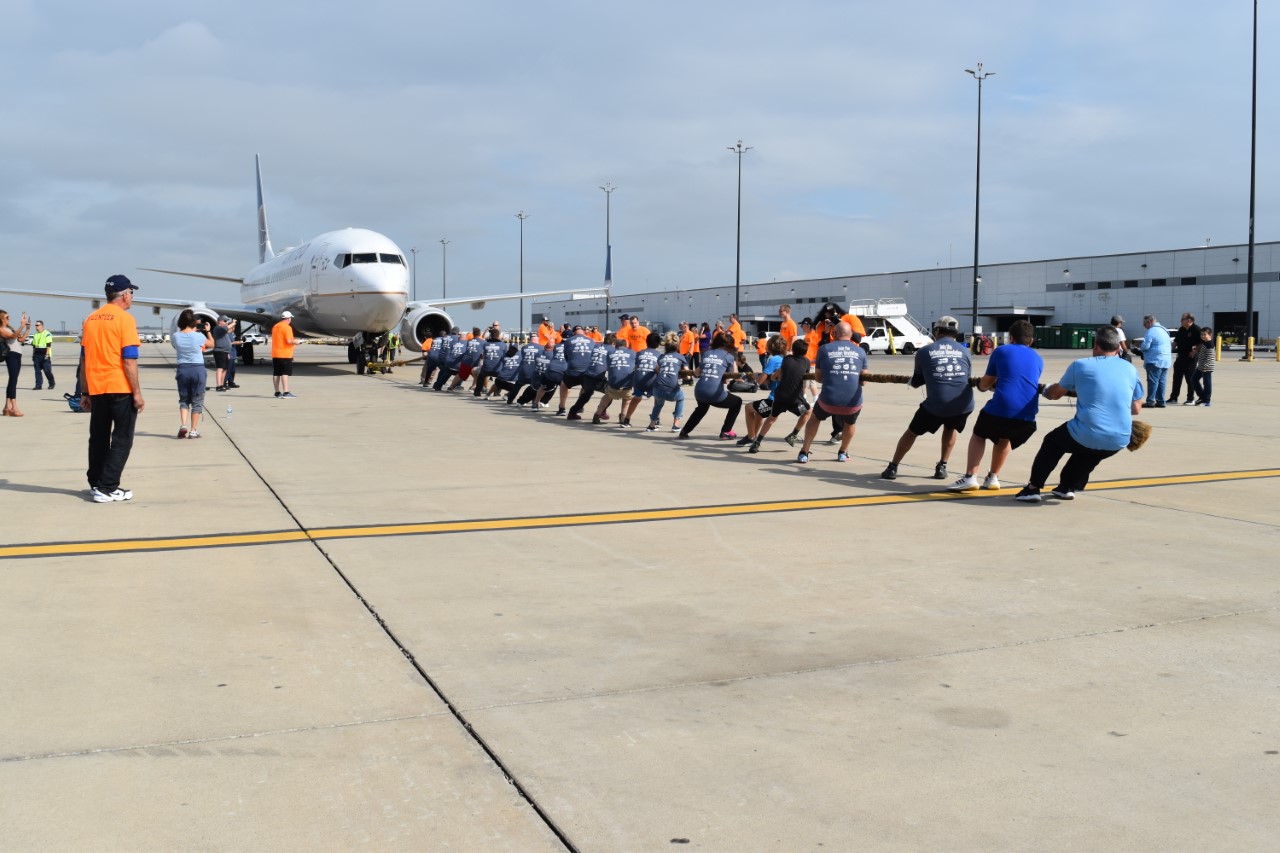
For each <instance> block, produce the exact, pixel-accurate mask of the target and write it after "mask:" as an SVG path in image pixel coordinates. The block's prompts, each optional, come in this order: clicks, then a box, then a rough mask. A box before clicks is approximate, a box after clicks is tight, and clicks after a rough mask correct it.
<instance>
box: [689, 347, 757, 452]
mask: <svg viewBox="0 0 1280 853" xmlns="http://www.w3.org/2000/svg"><path fill="white" fill-rule="evenodd" d="M711 346H712V347H713V349H712V350H711V352H708V353H703V355H702V368H701V369H700V370H699V371H698V381H697V384H695V385H694V386H693V398H694V399H695V400H697V402H698V407H697V408H696V409H694V410H693V414H692V415H690V416H689V420H687V421H685V424H684V429H682V430H680V438H688V437H689V433H691V432H693V431H694V430H695V429H696V428H697V426H698V424H699V423H701V422H702V419H703V417H705V416H706V414H707V412H708V411H710V410H711V408H712V407H713V406H714V407H715V408H717V409H727V410H728V411H727V412H726V413H725V416H724V424H723V425H721V427H720V437H721V438H737V437H738V436H737V434H736V433H734V431H733V422H734V421H736V420H737V419H738V411H739V410H740V409H741V408H742V398H741V397H739V396H738V395H737V394H730V393H729V391H728V389H727V388H725V387H724V383H725V379H726V378H727V377H728V374H730V373H732V372H733V371H734V369H735V365H736V359H735V357H734V351H733V338H732V337H730V336H729V335H728V334H725V333H719V334H717V335H716V336H715V338H714V340H712V342H711Z"/></svg>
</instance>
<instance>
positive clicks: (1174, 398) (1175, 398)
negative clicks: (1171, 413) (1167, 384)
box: [1165, 397, 1178, 403]
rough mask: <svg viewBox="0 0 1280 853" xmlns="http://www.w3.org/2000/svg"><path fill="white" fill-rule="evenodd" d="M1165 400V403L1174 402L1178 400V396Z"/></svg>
mask: <svg viewBox="0 0 1280 853" xmlns="http://www.w3.org/2000/svg"><path fill="white" fill-rule="evenodd" d="M1165 402H1166V403H1176V402H1178V398H1177V397H1170V398H1169V399H1168V400H1165Z"/></svg>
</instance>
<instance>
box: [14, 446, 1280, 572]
mask: <svg viewBox="0 0 1280 853" xmlns="http://www.w3.org/2000/svg"><path fill="white" fill-rule="evenodd" d="M1271 477H1280V468H1261V469H1256V470H1252V471H1221V472H1215V473H1204V474H1175V475H1170V476H1166V477H1143V478H1138V479H1130V480H1104V481H1101V482H1097V483H1090V484H1089V491H1090V492H1101V491H1114V490H1118V489H1142V488H1151V487H1157V486H1181V485H1189V484H1202V483H1222V482H1236V481H1241V480H1258V479H1265V478H1271ZM1015 493H1016V490H1015V489H1012V488H1009V489H1000V490H999V491H977V492H947V491H939V492H910V493H907V494H897V495H866V496H863V497H846V498H838V497H833V498H804V499H799V500H789V501H765V502H757V503H735V504H722V505H718V506H689V507H671V508H667V509H641V510H622V511H618V512H599V513H576V514H565V515H546V516H516V517H512V518H488V519H472V520H467V521H428V522H420V523H410V524H378V525H365V526H361V527H323V528H316V529H314V530H302V529H295V530H276V531H260V532H257V533H213V534H207V535H204V536H179V537H167V538H157V539H114V540H105V541H98V542H50V543H31V544H18V545H7V546H0V559H11V558H21V557H59V556H68V557H69V556H85V555H94V554H118V553H148V552H153V551H181V550H189V549H193V548H226V547H234V546H254V545H278V544H282V543H289V542H307V541H313V542H322V541H327V540H342V539H363V538H370V537H385V536H429V535H438V534H447V533H480V532H493V531H503V530H539V529H544V528H550V527H586V526H593V525H598V524H634V523H637V522H645V521H676V520H680V519H689V518H718V517H722V516H730V515H758V514H762V513H772V512H800V511H808V510H822V509H846V508H854V507H876V506H894V505H899V504H923V503H930V502H936V501H954V500H981V499H989V498H996V497H1008V496H1010V495H1013V494H1015Z"/></svg>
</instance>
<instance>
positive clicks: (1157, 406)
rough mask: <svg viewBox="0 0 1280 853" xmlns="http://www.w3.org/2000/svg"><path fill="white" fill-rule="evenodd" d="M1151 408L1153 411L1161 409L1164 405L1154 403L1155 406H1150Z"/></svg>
mask: <svg viewBox="0 0 1280 853" xmlns="http://www.w3.org/2000/svg"><path fill="white" fill-rule="evenodd" d="M1151 408H1153V409H1163V408H1164V403H1156V404H1155V405H1154V406H1152V407H1151Z"/></svg>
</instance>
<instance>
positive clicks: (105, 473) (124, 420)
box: [86, 394, 138, 492]
mask: <svg viewBox="0 0 1280 853" xmlns="http://www.w3.org/2000/svg"><path fill="white" fill-rule="evenodd" d="M89 400H90V402H91V403H92V405H93V408H92V410H91V411H90V412H89V470H88V471H87V472H86V474H87V476H88V478H89V485H90V486H92V487H94V488H96V489H97V490H98V491H100V492H114V491H115V490H116V489H118V488H120V475H121V474H122V473H123V472H124V466H125V463H126V462H128V461H129V451H130V450H132V449H133V428H134V425H135V424H136V423H137V422H138V410H137V409H135V408H134V407H133V395H132V394H94V395H93V396H92V397H90V398H89Z"/></svg>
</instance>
